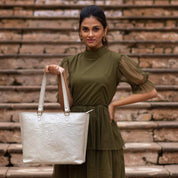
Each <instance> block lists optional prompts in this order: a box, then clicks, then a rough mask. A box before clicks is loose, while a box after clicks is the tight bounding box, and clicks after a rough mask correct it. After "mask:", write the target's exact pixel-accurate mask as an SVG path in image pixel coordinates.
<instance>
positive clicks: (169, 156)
mask: <svg viewBox="0 0 178 178" xmlns="http://www.w3.org/2000/svg"><path fill="white" fill-rule="evenodd" d="M177 163H178V154H177V152H163V154H162V155H161V157H159V164H177Z"/></svg>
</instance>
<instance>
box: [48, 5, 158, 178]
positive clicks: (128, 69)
mask: <svg viewBox="0 0 178 178" xmlns="http://www.w3.org/2000/svg"><path fill="white" fill-rule="evenodd" d="M107 29H108V26H107V23H106V18H105V15H104V12H103V10H102V9H100V8H99V7H97V6H94V5H91V6H87V7H85V8H83V9H82V11H81V14H80V21H79V35H80V38H81V40H82V41H83V42H84V43H85V45H86V50H85V51H84V52H81V53H79V54H77V55H74V56H70V57H66V58H64V59H63V61H62V63H61V65H60V66H58V65H49V66H46V72H47V73H52V74H57V75H58V83H59V97H58V98H59V102H60V104H61V106H62V107H64V104H63V99H62V98H63V97H62V90H61V79H60V75H59V69H60V70H62V72H63V76H64V78H65V83H66V86H67V93H68V98H69V103H70V107H71V111H73V112H75V111H76V112H77V111H81V112H84V111H88V110H90V109H94V110H93V111H92V112H91V113H90V124H89V131H88V143H87V154H86V162H85V163H84V164H82V165H55V166H54V174H53V177H55V178H124V177H125V168H124V158H123V140H122V137H121V135H120V132H119V129H118V127H117V125H116V122H115V121H114V110H115V108H116V107H118V106H123V105H126V104H130V103H135V102H140V101H144V100H147V99H150V98H153V97H156V95H157V92H156V90H155V88H154V86H153V84H152V83H151V82H150V81H149V80H148V75H147V74H146V73H144V72H143V71H141V70H140V69H139V68H138V67H137V65H136V64H135V63H134V62H133V61H132V60H130V59H129V58H128V57H127V56H125V55H122V54H118V53H115V52H112V51H110V50H109V49H108V48H107V40H106V34H107ZM122 81H124V82H127V83H129V84H130V85H131V87H132V91H133V93H134V94H132V95H130V96H128V97H126V98H124V99H120V100H118V101H114V102H111V101H112V98H113V96H114V94H115V92H116V88H117V85H118V84H119V82H122Z"/></svg>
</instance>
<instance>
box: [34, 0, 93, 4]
mask: <svg viewBox="0 0 178 178" xmlns="http://www.w3.org/2000/svg"><path fill="white" fill-rule="evenodd" d="M35 3H36V4H65V5H73V4H85V5H90V4H94V0H86V1H80V0H79V1H78V0H77V1H64V0H50V1H46V0H37V1H35Z"/></svg>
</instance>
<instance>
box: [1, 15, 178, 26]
mask: <svg viewBox="0 0 178 178" xmlns="http://www.w3.org/2000/svg"><path fill="white" fill-rule="evenodd" d="M4 13H7V15H8V14H9V12H8V11H4ZM49 14H50V13H49ZM49 14H46V15H48V16H46V17H45V16H44V15H43V14H41V15H40V16H26V15H25V14H23V16H17V15H16V16H14V14H13V16H0V26H1V27H14V26H18V27H23V28H25V27H26V28H27V27H31V28H39V27H40V28H46V27H48V26H49V27H50V28H59V29H60V28H61V27H65V28H73V29H78V20H79V19H78V17H73V16H72V17H67V16H66V17H62V16H57V14H56V15H53V16H52V17H51V16H49ZM2 15H3V14H2ZM177 19H178V16H161V15H159V16H157V17H156V16H145V17H144V16H133V15H130V16H128V17H123V16H119V17H115V16H107V22H108V25H109V28H135V27H138V28H140V27H146V28H150V27H153V28H157V27H159V28H170V27H172V28H176V27H177V25H176V24H177Z"/></svg>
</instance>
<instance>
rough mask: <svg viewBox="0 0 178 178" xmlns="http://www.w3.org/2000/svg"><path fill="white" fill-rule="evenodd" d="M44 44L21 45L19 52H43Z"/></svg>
mask: <svg viewBox="0 0 178 178" xmlns="http://www.w3.org/2000/svg"><path fill="white" fill-rule="evenodd" d="M43 53H44V46H42V45H22V47H21V48H20V54H43Z"/></svg>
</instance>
